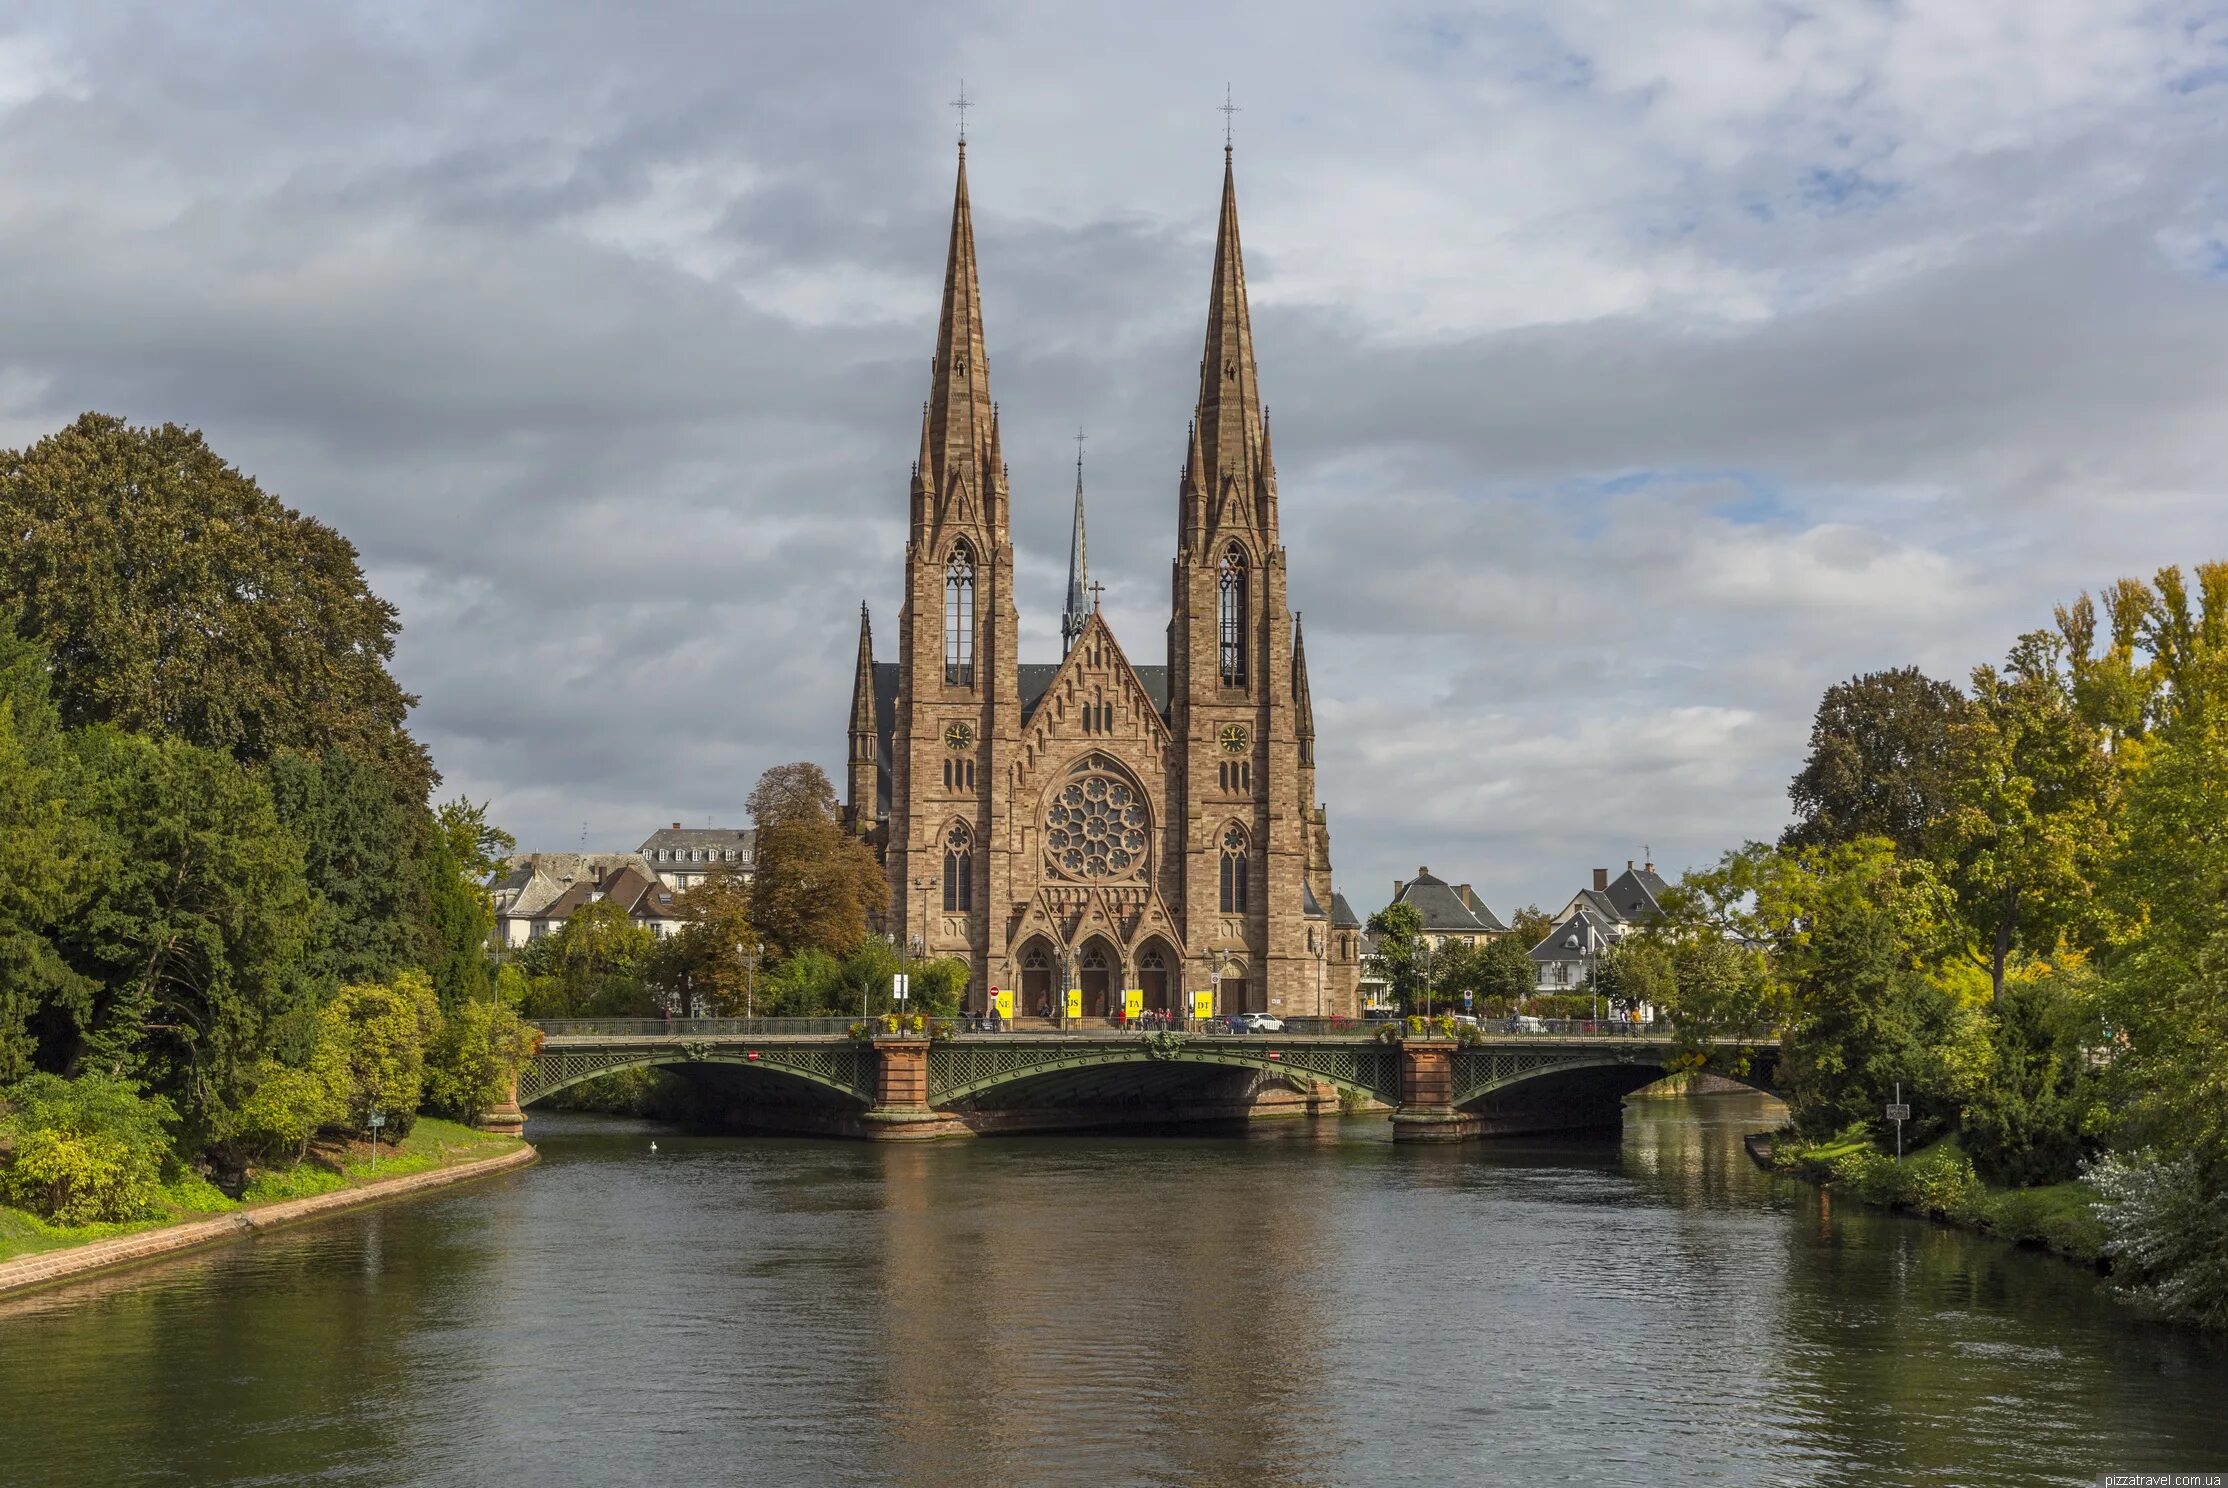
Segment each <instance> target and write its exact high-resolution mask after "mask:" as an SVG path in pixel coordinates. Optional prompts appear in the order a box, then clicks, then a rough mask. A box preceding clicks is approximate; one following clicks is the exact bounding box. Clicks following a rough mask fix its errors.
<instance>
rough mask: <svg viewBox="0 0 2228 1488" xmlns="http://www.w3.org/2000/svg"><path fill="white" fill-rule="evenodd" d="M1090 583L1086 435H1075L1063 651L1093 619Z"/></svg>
mask: <svg viewBox="0 0 2228 1488" xmlns="http://www.w3.org/2000/svg"><path fill="white" fill-rule="evenodd" d="M1090 584H1091V563H1090V555H1089V554H1088V553H1087V552H1086V551H1085V546H1084V541H1083V436H1082V435H1080V434H1078V435H1076V436H1075V531H1074V533H1073V535H1072V536H1071V537H1070V538H1069V540H1068V607H1067V611H1066V613H1065V614H1063V615H1061V616H1060V654H1061V655H1062V656H1065V655H1067V654H1068V653H1069V652H1070V651H1073V650H1074V649H1075V641H1076V637H1078V636H1080V635H1082V634H1083V627H1084V626H1085V625H1087V624H1089V623H1090V619H1091V605H1090V601H1089V600H1088V599H1087V598H1086V597H1085V596H1086V595H1087V594H1088V592H1089V590H1090Z"/></svg>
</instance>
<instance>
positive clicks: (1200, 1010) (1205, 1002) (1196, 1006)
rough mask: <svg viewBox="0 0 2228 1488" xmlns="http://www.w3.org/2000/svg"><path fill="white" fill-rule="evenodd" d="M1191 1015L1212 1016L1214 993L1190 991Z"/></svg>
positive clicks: (1213, 1013) (1213, 1012) (1196, 1016)
mask: <svg viewBox="0 0 2228 1488" xmlns="http://www.w3.org/2000/svg"><path fill="white" fill-rule="evenodd" d="M1191 1015H1192V1016H1193V1017H1194V1018H1212V1017H1213V1016H1214V1015H1215V994H1214V993H1212V992H1194V993H1192V994H1191Z"/></svg>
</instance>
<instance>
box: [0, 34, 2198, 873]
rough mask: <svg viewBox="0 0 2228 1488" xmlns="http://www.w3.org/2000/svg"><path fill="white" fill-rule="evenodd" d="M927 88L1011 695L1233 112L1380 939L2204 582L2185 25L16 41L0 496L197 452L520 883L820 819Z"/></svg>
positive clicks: (889, 560) (1347, 798) (1285, 448)
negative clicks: (9, 466)
mask: <svg viewBox="0 0 2228 1488" xmlns="http://www.w3.org/2000/svg"><path fill="white" fill-rule="evenodd" d="M1674 10H1676V11H1677V13H1676V14H1673V13H1672V12H1673V11H1674ZM962 78H964V79H965V81H966V86H967V91H968V92H969V94H970V95H972V96H973V97H975V98H976V99H977V100H979V104H980V106H979V107H978V108H976V109H974V110H973V111H972V112H971V115H970V119H969V126H970V134H971V136H972V143H971V146H970V156H971V162H970V163H971V176H972V180H973V185H974V203H975V221H976V225H977V231H978V235H979V244H980V251H981V258H982V270H983V293H984V300H985V306H986V316H987V322H988V329H989V348H990V361H991V376H992V386H993V388H994V390H995V392H996V394H997V396H998V397H999V398H1000V400H1001V401H1002V403H1003V405H1004V411H1005V431H1006V451H1007V456H1008V459H1009V461H1010V462H1011V464H1012V467H1013V473H1014V489H1015V522H1016V541H1017V544H1018V549H1019V552H1018V557H1019V562H1020V566H1021V570H1022V575H1021V585H1022V601H1023V614H1022V630H1023V638H1024V654H1025V655H1031V656H1041V657H1044V658H1047V659H1050V658H1052V657H1055V656H1056V655H1057V645H1058V643H1057V630H1056V615H1057V607H1058V603H1059V593H1060V587H1061V585H1062V583H1063V581H1064V577H1065V576H1064V572H1063V571H1062V565H1063V563H1064V551H1065V543H1066V538H1067V516H1068V507H1069V491H1070V486H1071V480H1072V461H1073V458H1074V445H1073V443H1072V442H1071V440H1072V436H1073V434H1074V432H1075V430H1076V428H1077V426H1078V424H1081V425H1083V426H1084V427H1086V428H1087V429H1088V430H1089V431H1090V443H1089V467H1088V470H1089V487H1090V500H1091V551H1092V556H1093V559H1094V560H1095V563H1094V566H1095V569H1096V572H1097V576H1098V577H1099V578H1101V579H1103V580H1104V581H1105V582H1106V583H1107V585H1108V586H1109V587H1108V590H1107V597H1106V606H1107V609H1108V612H1109V615H1110V618H1111V619H1112V621H1113V623H1114V626H1115V629H1116V632H1117V634H1119V635H1121V636H1122V637H1124V638H1125V640H1126V641H1127V643H1128V646H1129V649H1130V650H1131V652H1132V653H1133V655H1135V656H1137V658H1138V659H1140V660H1152V659H1156V655H1155V653H1156V652H1157V651H1158V649H1159V647H1160V645H1161V640H1160V637H1161V629H1162V626H1163V625H1164V624H1165V621H1166V614H1167V609H1166V605H1167V593H1168V590H1167V584H1168V560H1169V556H1170V551H1171V548H1172V545H1173V541H1174V525H1175V512H1176V505H1175V477H1176V470H1177V466H1178V464H1179V462H1180V460H1181V457H1182V450H1183V443H1184V421H1185V417H1186V414H1187V411H1188V407H1189V403H1190V400H1191V398H1192V396H1193V394H1194V391H1195V388H1196V380H1195V378H1196V363H1197V358H1198V354H1199V350H1198V348H1199V338H1200V334H1201V326H1202V323H1203V319H1204V315H1205V301H1206V289H1207V275H1208V260H1209V254H1210V250H1211V247H1212V235H1213V229H1214V208H1215V199H1216V193H1217V189H1218V186H1219V179H1220V166H1221V158H1220V147H1221V144H1222V135H1221V130H1222V123H1223V120H1222V117H1221V116H1220V115H1219V114H1217V113H1216V112H1215V108H1216V105H1218V104H1220V103H1221V102H1222V98H1223V88H1224V85H1225V83H1226V82H1227V83H1228V84H1230V85H1231V86H1232V88H1233V89H1234V96H1235V99H1236V102H1237V103H1238V105H1239V106H1240V107H1241V109H1242V112H1240V113H1239V114H1237V115H1236V116H1235V117H1236V136H1237V159H1238V180H1239V196H1240V205H1241V209H1242V212H1243V217H1244V223H1245V239H1246V248H1247V254H1248V259H1247V269H1248V274H1249V278H1250V282H1251V286H1252V290H1253V309H1254V325H1255V330H1256V335H1257V338H1258V342H1259V348H1260V357H1261V377H1262V384H1263V386H1264V388H1265V389H1266V391H1267V394H1268V401H1269V403H1270V406H1271V408H1272V409H1273V410H1274V411H1275V414H1276V428H1277V455H1278V461H1279V472H1280V486H1281V491H1282V496H1283V501H1284V524H1285V536H1286V541H1287V544H1288V546H1289V550H1290V554H1291V565H1292V583H1291V590H1292V598H1293V603H1294V604H1295V605H1297V606H1299V607H1300V608H1301V609H1303V610H1304V611H1305V613H1306V616H1307V629H1308V642H1309V655H1310V661H1311V664H1312V669H1313V681H1314V692H1315V698H1316V704H1317V709H1318V714H1319V723H1320V730H1321V735H1322V741H1321V760H1322V781H1321V788H1322V794H1323V797H1324V799H1325V801H1326V803H1327V805H1328V806H1329V809H1330V820H1331V827H1332V832H1333V847H1334V855H1335V860H1336V863H1337V865H1338V877H1339V881H1340V886H1341V887H1342V888H1343V889H1345V890H1346V892H1347V893H1348V894H1349V896H1350V897H1351V898H1352V899H1353V901H1354V902H1355V904H1356V905H1357V906H1358V907H1360V908H1362V909H1364V910H1365V911H1366V910H1367V909H1369V908H1372V907H1374V906H1376V905H1378V904H1380V903H1382V902H1383V901H1384V899H1385V898H1386V897H1387V894H1388V892H1389V890H1390V886H1391V880H1392V879H1393V878H1394V877H1395V876H1406V875H1408V874H1409V873H1412V872H1413V870H1414V869H1415V868H1416V866H1417V865H1418V864H1425V863H1428V864H1429V865H1431V867H1432V868H1433V870H1434V871H1436V872H1438V873H1440V874H1442V875H1444V876H1446V877H1449V878H1452V879H1466V880H1469V881H1472V882H1474V883H1476V884H1477V885H1478V886H1479V887H1480V889H1481V890H1482V891H1483V892H1484V893H1485V894H1486V895H1487V897H1488V899H1489V901H1490V902H1491V903H1492V904H1493V905H1494V906H1495V908H1497V909H1501V910H1503V911H1504V912H1505V911H1506V910H1508V909H1509V908H1512V907H1513V906H1514V905H1517V904H1521V903H1523V902H1526V901H1530V900H1540V901H1550V900H1555V899H1558V898H1560V897H1562V896H1563V895H1566V894H1567V893H1568V892H1569V890H1570V889H1571V888H1573V887H1575V886H1576V885H1577V884H1578V883H1579V882H1581V881H1582V880H1583V878H1584V876H1585V874H1586V871H1587V870H1588V869H1589V868H1590V867H1593V866H1595V865H1598V864H1605V863H1606V864H1612V865H1614V866H1616V867H1618V868H1621V867H1622V865H1623V862H1624V860H1625V859H1626V858H1628V857H1634V858H1636V857H1640V856H1642V854H1643V851H1644V850H1646V851H1652V854H1653V856H1654V858H1655V860H1656V861H1657V862H1658V863H1659V864H1662V865H1665V866H1666V867H1668V868H1674V869H1675V868H1677V867H1680V866H1684V865H1688V864H1692V863H1696V862H1700V861H1704V860H1707V859H1710V858H1713V857H1715V856H1716V854H1717V853H1718V852H1719V851H1720V850H1722V849H1723V848H1725V847H1726V846H1729V845H1732V844H1735V843H1737V842H1739V841H1741V840H1742V839H1744V838H1748V837H1753V836H1759V835H1769V834H1771V833H1773V832H1775V831H1776V830H1777V828H1778V827H1779V825H1780V824H1781V823H1782V821H1783V820H1784V818H1785V814H1786V807H1785V802H1786V797H1785V787H1786V780H1787V777H1788V776H1789V774H1790V773H1791V772H1792V771H1793V770H1794V769H1795V768H1796V766H1797V765H1798V763H1799V761H1800V759H1801V757H1802V754H1803V752H1804V746H1805V736H1806V733H1807V729H1808V723H1809V716H1810V713H1811V710H1812V709H1813V707H1814V706H1815V704H1816V701H1817V697H1818V693H1819V692H1820V690H1821V689H1822V688H1823V687H1825V686H1826V685H1827V684H1828V683H1830V682H1833V681H1835V680H1837V679H1839V678H1842V677H1845V676H1848V675H1850V674H1852V673H1854V672H1857V671H1861V670H1867V669H1871V668H1874V667H1882V666H1890V665H1899V664H1903V663H1909V662H1915V663H1917V664H1919V665H1921V666H1924V667H1926V668H1927V669H1929V670H1930V671H1932V672H1935V673H1936V674H1938V675H1944V676H1952V677H1962V675H1963V674H1964V673H1965V672H1966V671H1967V669H1969V668H1970V667H1971V666H1972V665H1973V664H1974V663H1976V662H1979V661H1983V660H1987V659H1990V658H1992V657H1994V656H1997V655H2000V654H2001V652H2002V651H2003V649H2004V647H2005V645H2006V643H2007V642H2008V641H2009V640H2010V638H2011V637H2012V636H2013V635H2014V634H2015V633H2016V632H2017V631H2019V630H2021V629H2025V628H2030V627H2032V626H2035V625H2037V624H2040V623H2043V622H2044V621H2045V620H2046V619H2047V617H2048V615H2049V612H2050V609H2051V607H2052V605H2054V604H2056V603H2058V602H2061V601H2063V600H2066V599H2068V598H2070V597H2071V596H2073V595H2074V594H2075V593H2077V592H2079V591H2081V590H2083V589H2094V588H2095V587H2097V586H2098V585H2100V584H2102V583H2105V582H2107V581H2109V580H2111V579H2113V578H2115V577H2117V576H2119V575H2121V574H2128V573H2136V574H2148V573H2149V572H2151V571H2152V570H2154V569H2156V568H2157V567H2158V566H2160V565H2162V564H2167V563H2177V562H2178V563H2190V562H2194V561H2197V560H2201V559H2206V558H2217V557H2228V468H2224V467H2228V178H2224V176H2223V173H2222V168H2221V161H2222V160H2223V159H2224V158H2228V155H2224V151H2223V145H2224V140H2223V133H2224V121H2228V107H2224V104H2228V12H2224V11H2223V9H2222V8H2221V7H2220V6H2217V5H2214V6H2206V5H2194V4H2182V3H2178V0H2144V3H2140V4H2122V3H2116V0H1943V3H1939V4H1882V3H1854V0H1852V3H1838V4H1826V5H1812V4H1799V3H1798V4H1787V3H1772V4H1742V3H1731V0H1726V3H1707V4H1691V5H1684V6H1679V7H1673V6H1671V5H1668V4H1666V5H1647V6H1634V5H1630V4H1609V3H1589V0H1558V3H1554V4H1539V5H1532V6H1526V5H1491V6H1482V7H1474V8H1472V7H1464V6H1460V5H1453V4H1449V5H1432V6H1415V5H1408V4H1402V3H1390V4H1376V5H1370V6H1354V5H1342V4H1322V5H1315V4H1300V3H1294V0H1281V3H1277V4H1274V5H1264V6H1260V7H1228V8H1225V7H1203V6H1199V5H1196V4H1183V5H1169V6H1151V5H1138V4H1122V5H1109V6H1104V7H1089V8H1086V7H1082V6H1069V5H1062V6H1057V7H1054V6H1026V7H1025V6H1019V5H1014V6H988V5H971V4H966V3H948V4H939V5H935V6H913V5H896V4H889V5H848V6H847V5H842V4H829V3H817V4H813V5H809V6H808V5H779V6H776V5H742V4H735V5H716V4H697V5H685V4H679V3H659V4H655V5H644V6H621V5H612V4H581V5H565V4H558V3H535V4H531V5H529V4H516V5H503V4H477V3H463V0H437V3H426V4H421V5H405V4H398V3H384V4H376V5H365V6H362V7H349V6H343V5H316V6H304V5H300V4H295V3H276V4H269V5H252V4H245V5H235V6H227V7H221V8H220V7H216V6H203V5H196V6H179V5H173V4H149V5H145V6H134V5H122V4H93V3H86V0H74V3H64V4H55V5H42V4H39V3H32V4H30V5H28V6H26V5H23V4H20V3H19V4H17V5H13V6H10V7H8V8H7V10H6V12H5V13H4V14H0V444H6V445H10V446H12V445H17V444H21V443H24V442H28V441H30V440H32V439H35V438H37V437H38V436H39V435H41V434H42V433H45V432H48V431H50V430H52V429H54V428H55V427H57V426H59V425H61V424H63V423H65V422H66V421H68V420H69V419H70V418H71V417H73V416H74V415H76V414H77V413H78V412H80V411H82V410H84V409H87V408H98V409H103V410H107V411H111V412H115V413H119V414H123V415H125V416H127V417H129V418H131V419H132V420H134V421H137V422H153V421H161V420H166V419H175V420H178V421H181V422H184V423H188V424H194V425H198V426H200V427H202V428H203V429H205V430H206V431H207V433H208V435H209V437H210V439H211V441H212V442H213V443H214V444H215V446H216V447H217V449H218V450H219V451H221V452H222V453H223V454H225V455H226V456H227V457H228V458H230V459H231V460H233V461H235V462H236V463H238V464H239V465H241V466H242V467H244V468H245V469H247V470H248V471H250V472H251V473H253V474H254V475H256V476H257V477H258V478H259V479H260V480H261V481H262V482H263V483H264V484H265V486H266V487H268V488H269V489H271V490H273V491H275V492H277V493H279V494H280V495H281V496H283V497H284V498H285V499H286V500H287V501H288V502H290V503H291V504H293V505H295V506H298V507H300V508H302V509H304V510H306V511H308V512H310V513H313V514H315V515H316V516H318V517H320V518H322V519H324V520H326V521H328V522H330V523H332V524H333V525H335V526H337V527H338V528H340V529H341V530H342V531H343V532H345V533H347V534H348V535H349V536H350V537H351V538H353V539H354V540H355V542H356V543H357V545H358V546H359V547H360V548H361V550H362V552H363V555H364V561H365V565H366V568H367V569H368V571H369V572H370V574H371V577H372V580H373V582H374V584H375V585H376V586H377V587H378V588H379V589H380V590H381V591H382V592H383V593H385V594H386V595H388V596H389V597H390V598H392V599H393V600H395V601H396V602H397V603H398V604H399V605H400V606H401V609H402V614H403V619H404V623H405V626H406V629H405V633H404V636H403V641H402V646H401V651H400V655H399V658H398V669H399V671H400V673H401V676H402V678H403V680H404V682H405V684H406V685H408V686H409V687H410V688H411V689H413V690H414V691H416V692H418V693H419V694H421V695H422V697H423V703H422V705H421V707H420V709H419V711H418V714H417V721H416V727H417V729H418V732H419V733H420V735H421V736H422V737H423V738H424V739H425V740H426V741H427V742H428V744H429V745H430V746H431V748H432V750H433V752H434V757H435V759H436V761H437V763H438V764H439V766H440V768H441V769H442V771H443V772H444V774H445V776H446V781H447V788H448V789H450V790H461V791H464V792H467V793H469V794H471V795H472V796H474V797H475V798H479V797H485V798H490V799H492V801H493V804H494V812H495V815H496V817H497V818H498V819H499V820H500V821H502V822H504V823H506V824H508V825H509V826H510V827H511V828H512V829H513V830H515V831H516V832H517V834H518V836H519V838H520V841H521V844H522V845H523V846H526V847H538V848H567V847H574V846H577V845H578V844H579V843H580V841H581V840H582V835H583V832H585V834H586V839H587V841H588V842H589V843H590V844H592V845H596V846H603V847H631V846H633V845H634V844H635V843H636V842H638V841H639V840H640V839H641V838H642V837H643V836H644V835H645V834H646V833H647V832H648V831H649V830H650V829H651V828H652V827H654V826H656V825H658V824H660V823H663V822H667V821H672V820H675V819H679V820H683V821H687V822H690V823H693V824H700V823H703V822H706V821H707V820H710V821H717V822H721V823H727V822H733V821H736V820H738V819H739V817H740V814H741V811H740V808H741V803H742V800H743V797H744V795H745V794H746V793H747V792H748V790H749V788H750V785H751V783H752V781H753V780H754V779H755V777H756V776H757V774H758V772H759V771H760V770H761V769H762V768H764V767H765V766H767V765H769V764H772V763H776V762H779V761H783V760H788V759H795V758H813V759H817V760H819V761H821V762H822V763H823V764H825V765H826V766H828V767H829V769H830V771H831V773H833V774H838V775H840V766H841V764H842V761H843V728H844V721H845V718H846V716H847V715H846V705H847V701H848V690H849V685H850V666H851V654H852V651H853V648H854V646H855V644H856V632H855V623H856V615H857V607H858V603H859V600H860V599H861V598H862V597H864V598H866V599H868V600H870V601H871V602H872V603H873V604H874V607H875V611H876V614H877V616H878V617H879V618H881V619H882V620H883V623H884V625H885V626H889V625H890V624H891V623H892V622H894V619H895V608H896V586H897V578H898V558H899V553H900V551H901V548H902V542H903V538H902V531H901V526H902V521H903V516H904V511H905V501H906V475H907V466H908V463H909V462H910V460H911V458H912V454H913V451H914V448H915V446H916V440H917V428H918V426H917V419H918V408H919V403H920V399H921V398H922V397H923V396H924V394H925V391H926V385H927V375H928V374H927V362H928V358H929V353H930V351H931V350H932V346H933V330H934V326H933V321H934V315H935V305H936V297H937V293H938V290H939V287H940V275H941V270H942V254H943V245H944V236H945V232H946V225H947V218H948V213H949V210H950V198H951V168H952V148H951V147H952V132H953V118H952V111H951V110H950V109H949V108H948V107H947V104H948V102H949V100H950V99H951V98H952V97H953V95H954V94H955V93H956V92H957V90H958V88H959V84H960V80H961V79H962ZM887 633H888V631H887V630H885V634H887Z"/></svg>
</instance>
